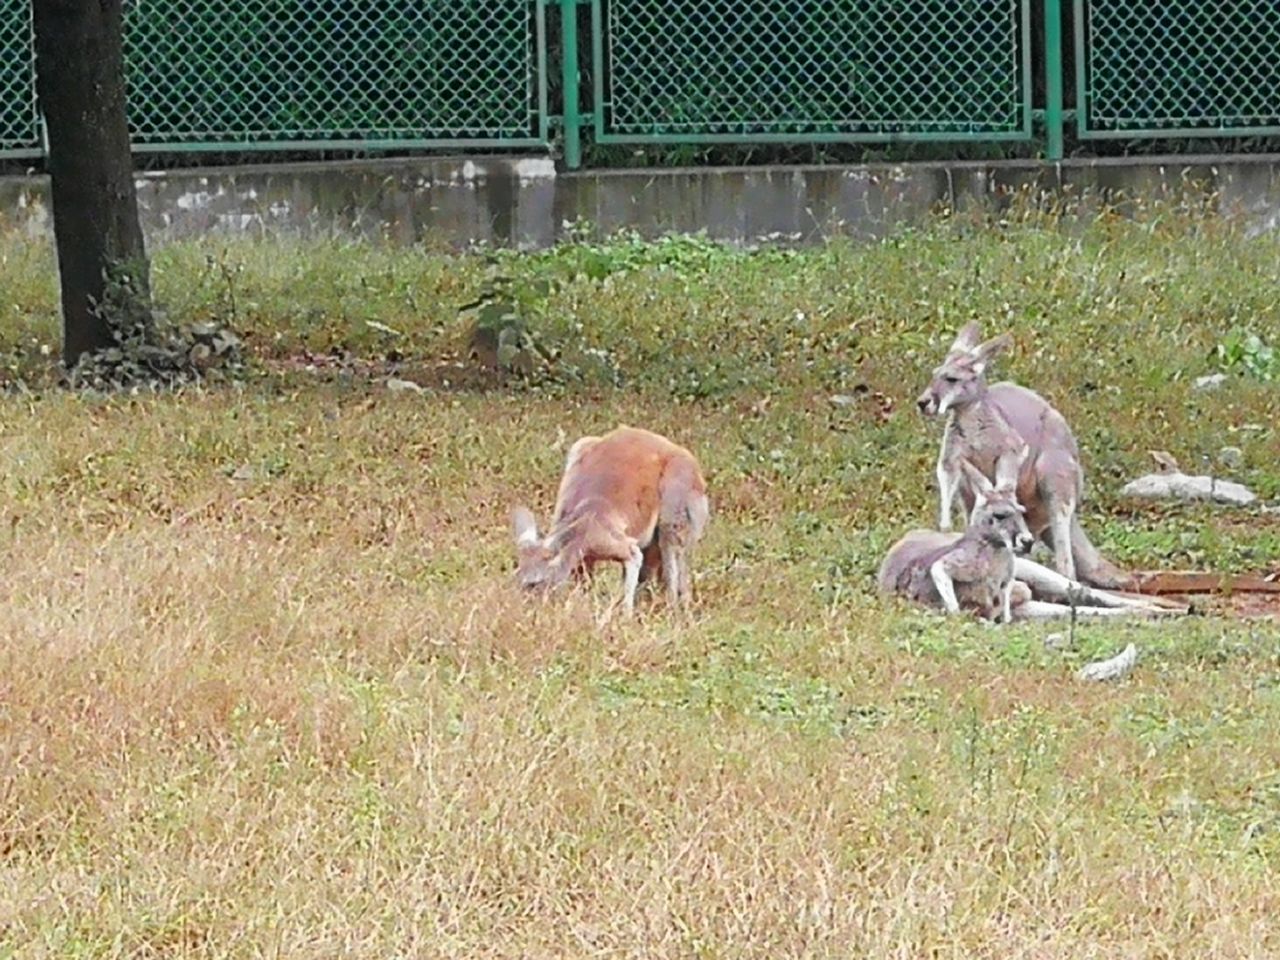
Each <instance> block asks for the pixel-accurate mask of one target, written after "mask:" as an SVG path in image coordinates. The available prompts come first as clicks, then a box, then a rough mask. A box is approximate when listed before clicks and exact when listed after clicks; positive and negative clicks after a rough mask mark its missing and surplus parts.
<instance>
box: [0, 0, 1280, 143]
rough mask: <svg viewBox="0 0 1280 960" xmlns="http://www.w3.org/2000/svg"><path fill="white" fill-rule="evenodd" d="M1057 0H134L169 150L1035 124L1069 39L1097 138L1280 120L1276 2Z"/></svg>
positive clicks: (25, 116)
mask: <svg viewBox="0 0 1280 960" xmlns="http://www.w3.org/2000/svg"><path fill="white" fill-rule="evenodd" d="M579 3H581V4H582V6H581V7H579ZM1041 5H1043V9H1044V11H1046V13H1044V15H1043V16H1042V15H1041ZM1063 6H1064V7H1066V8H1067V9H1064V10H1063V13H1064V14H1066V15H1067V17H1068V19H1067V23H1068V26H1067V29H1066V36H1065V37H1062V38H1061V42H1060V41H1059V37H1058V31H1057V29H1056V27H1055V29H1054V31H1053V40H1052V42H1050V41H1049V39H1048V34H1045V40H1044V43H1043V44H1041V43H1040V41H1039V40H1038V39H1037V41H1036V43H1037V46H1036V47H1035V49H1033V44H1032V32H1031V26H1030V25H1031V21H1032V17H1033V13H1034V15H1035V16H1038V17H1040V19H1039V20H1037V21H1036V22H1037V23H1038V24H1043V23H1044V22H1045V17H1047V16H1049V14H1048V13H1047V11H1049V10H1050V9H1052V10H1053V11H1055V14H1056V11H1057V10H1058V9H1059V0H910V2H907V0H902V2H898V0H894V2H888V0H575V2H568V0H565V5H564V8H563V10H561V0H126V37H125V47H126V59H127V69H128V103H129V123H130V128H131V130H132V134H133V141H134V145H135V148H136V149H138V150H142V151H154V152H168V153H175V152H183V151H192V152H219V153H220V152H227V151H237V150H273V151H292V150H316V149H334V150H347V149H350V150H363V149H378V148H390V147H404V148H413V147H420V148H427V147H461V148H468V147H475V148H480V149H487V148H495V147H535V148H544V149H545V148H547V147H549V146H550V145H551V142H552V141H551V126H550V125H551V121H552V119H553V118H552V117H551V116H550V112H549V109H548V107H549V104H548V101H549V99H550V98H551V95H552V94H554V95H555V96H554V106H553V109H555V110H556V111H557V112H558V113H562V114H563V118H564V130H565V143H566V145H567V144H569V143H570V132H572V142H573V152H571V151H570V148H569V147H568V146H566V151H565V152H566V156H577V155H578V154H579V153H580V149H579V148H580V143H579V141H578V137H579V132H580V131H582V130H585V131H586V132H587V133H589V134H594V140H595V141H596V142H598V143H601V144H610V143H630V144H637V143H652V144H699V143H703V144H715V143H744V144H754V143H773V144H788V143H795V144H803V143H826V142H847V143H883V142H899V141H939V142H942V141H972V142H983V141H1022V142H1023V143H1024V144H1025V143H1028V142H1029V141H1031V140H1032V139H1033V135H1034V132H1035V128H1033V125H1032V121H1033V117H1034V114H1033V110H1032V107H1033V105H1041V104H1043V102H1044V100H1043V96H1044V95H1043V93H1042V92H1041V93H1038V92H1037V91H1036V86H1035V84H1033V82H1032V77H1033V70H1034V73H1035V75H1036V76H1038V75H1039V73H1040V71H1041V70H1042V69H1043V70H1044V71H1045V75H1046V76H1049V75H1050V74H1051V73H1052V74H1053V75H1055V76H1056V77H1058V78H1059V80H1060V79H1061V76H1062V71H1063V66H1064V64H1063V60H1064V58H1065V60H1066V66H1067V67H1068V68H1071V67H1073V68H1074V70H1073V72H1074V89H1075V98H1074V100H1075V104H1074V106H1075V115H1076V131H1077V133H1078V135H1079V137H1080V138H1081V139H1082V140H1099V139H1107V138H1111V139H1122V138H1123V139H1130V138H1140V137H1147V138H1162V139H1165V140H1172V139H1175V138H1180V137H1194V136H1206V135H1224V136H1251V135H1262V136H1274V135H1280V69H1278V68H1277V64H1280V2H1278V0H1166V2H1162V3H1134V2H1131V0H1072V4H1071V5H1067V4H1063ZM548 7H550V8H552V9H554V10H557V11H558V12H560V14H561V16H560V17H559V18H558V19H559V21H560V24H561V27H562V30H561V31H553V32H552V34H551V35H550V36H549V35H548V32H547V8H548ZM579 9H581V12H582V16H583V18H585V19H583V20H582V21H581V23H582V25H581V27H578V26H576V24H577V23H578V22H579V20H578V16H577V11H578V10H579ZM1052 19H1053V22H1054V23H1055V24H1056V23H1059V22H1061V21H1059V19H1058V18H1057V16H1056V15H1055V16H1053V17H1052ZM1072 23H1073V24H1074V31H1073V30H1071V28H1070V24H1072ZM569 27H572V35H570V33H569ZM579 29H581V30H582V33H583V47H584V48H585V49H584V50H583V52H582V54H581V56H580V57H579V54H578V49H579V47H578V37H577V35H578V30H579ZM1036 36H1037V37H1039V36H1040V34H1039V33H1037V34H1036ZM1041 47H1043V49H1040V48H1041ZM1073 48H1074V50H1073ZM549 64H551V65H553V66H554V68H555V69H554V75H555V76H556V77H557V78H558V80H557V82H555V83H553V84H549V77H550V76H552V74H550V73H549V71H548V65H549ZM579 66H582V67H585V68H587V72H586V73H585V74H584V85H585V88H586V89H585V90H584V91H583V95H584V97H585V99H586V100H587V101H588V102H589V103H591V105H592V106H591V109H590V110H589V111H584V110H583V109H582V105H581V104H579V103H578V89H579V88H578V79H577V73H578V68H579ZM549 86H550V90H549ZM1055 89H1060V88H1059V87H1055ZM564 92H568V93H569V96H568V98H567V100H566V98H565V97H564V96H563V95H561V94H562V93H564ZM1033 101H1035V102H1034V103H1033ZM1055 104H1056V106H1055ZM1071 106H1072V104H1071V103H1070V102H1068V103H1067V104H1066V107H1067V108H1068V109H1070V107H1071ZM1062 107H1063V103H1062V98H1061V97H1060V96H1058V97H1057V98H1056V100H1052V102H1051V103H1050V105H1049V107H1048V108H1047V109H1046V112H1045V120H1046V124H1047V126H1046V128H1045V129H1046V130H1048V131H1049V134H1050V142H1051V143H1052V142H1053V133H1054V131H1058V132H1059V137H1058V141H1057V144H1058V145H1057V147H1054V148H1053V149H1055V150H1058V151H1060V149H1061V137H1060V132H1061V130H1062V119H1061V118H1062V109H1061V108H1062ZM588 113H589V115H588ZM557 129H559V128H557ZM1117 146H1118V145H1117ZM1019 149H1032V147H1030V146H1026V147H1022V148H1019ZM1098 149H1102V148H1101V147H1099V148H1098ZM41 153H42V129H41V123H40V115H39V109H38V105H37V101H36V90H35V78H34V65H33V51H32V37H31V0H0V157H37V156H40V155H41ZM1054 155H1055V156H1058V155H1061V154H1060V152H1059V153H1055V154H1054ZM571 162H573V161H571Z"/></svg>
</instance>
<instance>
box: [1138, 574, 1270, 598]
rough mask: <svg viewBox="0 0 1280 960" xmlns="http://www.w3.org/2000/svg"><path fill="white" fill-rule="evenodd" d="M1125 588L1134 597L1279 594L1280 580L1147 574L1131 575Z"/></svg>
mask: <svg viewBox="0 0 1280 960" xmlns="http://www.w3.org/2000/svg"><path fill="white" fill-rule="evenodd" d="M1129 588H1130V589H1131V590H1133V591H1134V592H1136V593H1141V594H1148V595H1158V594H1169V593H1280V577H1277V576H1276V575H1275V574H1272V575H1271V576H1267V577H1259V576H1250V575H1244V576H1232V575H1230V574H1224V573H1206V572H1203V571H1199V570H1149V571H1140V572H1137V573H1134V574H1133V579H1132V583H1130V584H1129Z"/></svg>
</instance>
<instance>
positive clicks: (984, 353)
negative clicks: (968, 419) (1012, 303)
mask: <svg viewBox="0 0 1280 960" xmlns="http://www.w3.org/2000/svg"><path fill="white" fill-rule="evenodd" d="M981 336H982V334H981V329H980V328H979V326H978V323H977V321H972V322H970V323H968V324H966V325H965V327H964V329H963V330H961V331H960V333H959V334H957V335H956V339H955V343H953V344H952V345H951V349H950V350H949V351H948V352H947V356H946V359H944V360H943V361H942V363H941V364H940V365H939V366H938V367H936V368H935V369H934V371H933V379H932V380H931V381H930V382H929V386H928V387H927V388H926V389H925V391H924V393H922V394H920V396H919V398H918V399H917V400H916V406H918V407H919V408H920V412H921V413H924V414H926V415H927V416H931V417H933V416H938V417H940V416H942V415H943V414H944V413H946V412H947V411H948V410H956V409H960V408H962V407H967V406H969V405H970V404H972V403H976V402H977V401H979V400H981V399H982V397H983V395H984V394H985V393H986V391H987V381H986V377H985V374H986V371H987V366H988V364H990V362H991V360H992V359H993V358H994V357H995V356H996V354H998V353H999V352H1000V351H1001V350H1004V349H1005V348H1006V347H1008V346H1009V344H1011V343H1012V342H1013V337H1012V336H1010V335H1009V334H1007V333H1002V334H1000V336H998V337H992V338H991V339H990V340H988V341H986V342H985V343H981V342H979V341H980V339H981Z"/></svg>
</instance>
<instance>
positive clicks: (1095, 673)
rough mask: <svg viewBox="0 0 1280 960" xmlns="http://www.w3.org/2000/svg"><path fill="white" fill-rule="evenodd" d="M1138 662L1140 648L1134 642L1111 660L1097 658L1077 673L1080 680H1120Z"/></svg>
mask: <svg viewBox="0 0 1280 960" xmlns="http://www.w3.org/2000/svg"><path fill="white" fill-rule="evenodd" d="M1137 662H1138V648H1137V647H1136V646H1134V645H1133V644H1132V643H1131V644H1129V645H1128V646H1127V647H1125V648H1124V649H1123V650H1122V651H1120V652H1119V653H1118V654H1116V655H1115V656H1114V657H1112V658H1111V659H1110V660H1096V661H1094V662H1093V663H1090V664H1086V665H1085V666H1083V667H1081V668H1080V672H1079V673H1077V674H1076V678H1077V679H1079V680H1098V681H1102V680H1119V679H1120V678H1121V677H1123V676H1125V675H1127V674H1128V673H1129V671H1130V670H1132V669H1133V667H1134V664H1136V663H1137Z"/></svg>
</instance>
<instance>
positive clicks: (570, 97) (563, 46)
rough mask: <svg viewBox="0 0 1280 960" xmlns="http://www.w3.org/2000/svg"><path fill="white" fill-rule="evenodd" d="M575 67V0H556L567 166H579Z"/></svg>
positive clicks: (579, 125) (565, 160) (576, 43)
mask: <svg viewBox="0 0 1280 960" xmlns="http://www.w3.org/2000/svg"><path fill="white" fill-rule="evenodd" d="M578 67H579V64H578V0H560V76H561V80H562V83H561V90H560V95H561V97H562V98H563V100H564V162H565V166H567V167H568V168H569V169H570V170H577V169H578V168H579V167H581V166H582V113H581V104H580V102H579V99H578Z"/></svg>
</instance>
